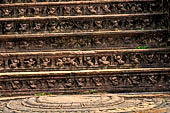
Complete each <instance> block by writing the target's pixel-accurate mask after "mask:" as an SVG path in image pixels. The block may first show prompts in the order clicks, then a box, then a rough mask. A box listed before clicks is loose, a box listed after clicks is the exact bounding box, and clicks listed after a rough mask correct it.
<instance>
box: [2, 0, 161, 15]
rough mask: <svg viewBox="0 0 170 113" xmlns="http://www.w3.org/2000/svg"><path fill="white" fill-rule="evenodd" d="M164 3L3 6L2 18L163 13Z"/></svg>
mask: <svg viewBox="0 0 170 113" xmlns="http://www.w3.org/2000/svg"><path fill="white" fill-rule="evenodd" d="M162 7H163V4H162V1H154V2H153V1H147V2H146V1H138V2H124V3H122V2H120V3H119V2H114V1H113V2H107V3H103V4H99V3H98V2H97V3H88V4H87V3H82V4H78V3H76V4H74V3H73V4H69V3H68V4H50V3H48V4H45V5H44V4H43V5H42V4H39V5H37V4H35V5H34V6H32V5H30V4H26V5H24V6H8V5H7V6H6V5H5V6H2V8H0V14H1V15H0V17H1V18H14V17H37V16H40V17H45V16H81V15H106V14H134V13H158V12H163V10H162Z"/></svg>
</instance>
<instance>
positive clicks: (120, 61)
mask: <svg viewBox="0 0 170 113" xmlns="http://www.w3.org/2000/svg"><path fill="white" fill-rule="evenodd" d="M169 66H170V52H169V49H168V48H167V49H146V50H135V49H132V50H131V49H129V50H128V49H127V50H96V51H81V52H80V51H60V52H32V53H28V52H27V53H1V54H0V71H1V72H6V71H9V72H10V71H17V72H18V71H48V70H91V69H115V68H136V67H138V68H142V67H145V68H146V67H148V68H149V67H169Z"/></svg>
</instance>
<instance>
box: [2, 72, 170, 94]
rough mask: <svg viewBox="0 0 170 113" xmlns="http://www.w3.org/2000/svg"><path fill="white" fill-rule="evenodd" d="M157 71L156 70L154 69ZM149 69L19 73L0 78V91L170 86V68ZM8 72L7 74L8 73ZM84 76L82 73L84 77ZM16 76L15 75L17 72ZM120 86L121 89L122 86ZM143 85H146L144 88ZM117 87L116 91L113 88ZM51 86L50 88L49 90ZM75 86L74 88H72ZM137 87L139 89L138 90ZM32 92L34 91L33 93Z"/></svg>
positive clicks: (158, 87)
mask: <svg viewBox="0 0 170 113" xmlns="http://www.w3.org/2000/svg"><path fill="white" fill-rule="evenodd" d="M155 70H156V71H155ZM155 70H154V71H155V72H154V71H150V70H148V69H146V71H148V72H141V71H140V69H138V70H136V73H134V72H133V70H131V71H130V70H129V71H128V69H127V70H126V72H114V71H113V72H112V71H110V72H101V73H100V74H97V73H94V72H91V73H90V72H89V73H76V72H75V74H74V75H75V76H73V75H72V74H70V75H69V76H62V77H61V76H60V75H59V74H56V75H55V74H52V73H51V75H49V74H48V76H44V75H45V73H44V74H43V75H39V74H38V76H36V74H35V75H34V77H32V79H30V78H29V77H28V76H27V77H26V78H25V75H19V76H16V77H15V78H11V77H10V76H8V77H5V76H4V77H3V76H1V77H3V80H0V93H2V94H5V95H8V94H9V93H6V92H11V94H17V92H22V94H26V93H33V92H36V91H44V92H46V91H48V93H49V92H58V93H59V92H63V91H66V92H74V91H76V92H77V91H80V90H84V91H85V90H87V89H96V90H97V89H100V90H107V91H113V92H117V91H125V90H126V91H127V90H129V91H133V88H135V87H138V91H150V90H151V89H150V88H154V89H155V90H158V91H159V90H160V88H162V89H161V91H162V90H167V89H168V88H169V87H170V86H169V83H170V76H169V71H168V70H160V69H155ZM6 75H8V74H6ZM82 75H83V76H82ZM14 76H15V75H14ZM119 87H121V89H119ZM143 87H145V88H144V89H143ZM115 88H117V89H116V90H114V89H115ZM47 89H50V90H47ZM70 89H72V90H70ZM135 90H136V89H135ZM30 91H31V92H30Z"/></svg>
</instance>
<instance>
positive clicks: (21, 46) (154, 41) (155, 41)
mask: <svg viewBox="0 0 170 113" xmlns="http://www.w3.org/2000/svg"><path fill="white" fill-rule="evenodd" d="M169 43H170V40H168V31H164V32H160V31H157V32H149V33H139V34H132V33H129V34H123V33H122V34H120V35H101V36H98V35H94V36H93V35H92V36H70V37H69V36H66V37H64V36H63V37H48V38H44V37H43V38H37V37H33V38H21V39H16V38H14V39H0V51H1V52H6V51H8V52H13V51H16V52H17V51H18V52H19V51H48V50H70V49H72V50H73V49H74V50H90V49H91V50H92V49H93V50H94V49H109V48H110V49H113V48H114V49H115V48H124V49H125V48H132V49H135V48H137V47H138V46H146V47H147V48H153V47H154V48H159V47H167V46H170V44H169Z"/></svg>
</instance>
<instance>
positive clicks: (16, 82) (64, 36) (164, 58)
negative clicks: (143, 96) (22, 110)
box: [0, 0, 170, 95]
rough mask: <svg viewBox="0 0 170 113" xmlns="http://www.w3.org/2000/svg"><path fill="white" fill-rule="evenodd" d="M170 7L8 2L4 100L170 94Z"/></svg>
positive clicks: (0, 25) (157, 2) (1, 72)
mask: <svg viewBox="0 0 170 113" xmlns="http://www.w3.org/2000/svg"><path fill="white" fill-rule="evenodd" d="M168 8H169V3H168V0H1V1H0V93H1V94H3V95H16V94H17V95H25V94H26V95H27V94H35V93H41V92H44V93H49V92H50V93H77V92H84V91H91V90H95V91H108V92H140V91H169V89H170V85H169V83H170V48H169V45H170V37H169V9H168Z"/></svg>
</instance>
